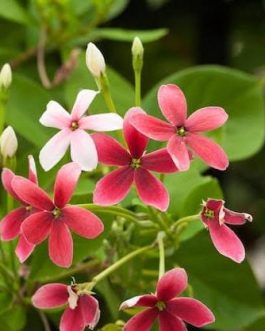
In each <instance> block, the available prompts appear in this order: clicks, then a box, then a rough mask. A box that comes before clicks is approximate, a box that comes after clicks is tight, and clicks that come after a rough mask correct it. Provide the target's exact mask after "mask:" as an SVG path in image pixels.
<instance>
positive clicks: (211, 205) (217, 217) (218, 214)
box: [200, 199, 224, 227]
mask: <svg viewBox="0 0 265 331" xmlns="http://www.w3.org/2000/svg"><path fill="white" fill-rule="evenodd" d="M223 207H224V200H220V199H208V200H207V202H206V203H205V202H203V208H202V211H201V214H200V215H201V219H202V221H203V222H204V223H205V225H206V226H207V227H208V222H212V221H213V220H214V221H216V222H218V223H219V224H221V223H224V219H223V217H224V211H223V210H224V208H223ZM209 210H210V211H212V212H213V215H211V217H207V212H208V211H209Z"/></svg>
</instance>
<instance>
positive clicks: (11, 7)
mask: <svg viewBox="0 0 265 331" xmlns="http://www.w3.org/2000/svg"><path fill="white" fill-rule="evenodd" d="M0 16H2V17H4V18H5V19H7V20H10V21H13V22H16V23H21V24H30V23H32V20H31V18H30V16H29V15H28V13H27V12H26V10H25V9H24V8H23V7H22V6H21V5H20V4H19V2H18V1H16V0H1V1H0Z"/></svg>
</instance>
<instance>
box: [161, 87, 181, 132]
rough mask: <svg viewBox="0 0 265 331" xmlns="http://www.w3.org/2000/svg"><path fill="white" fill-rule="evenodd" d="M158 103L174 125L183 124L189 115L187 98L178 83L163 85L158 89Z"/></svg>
mask: <svg viewBox="0 0 265 331" xmlns="http://www.w3.org/2000/svg"><path fill="white" fill-rule="evenodd" d="M157 97H158V104H159V107H160V109H161V111H162V113H163V115H164V116H165V118H166V119H167V120H168V121H169V122H170V123H171V124H172V125H174V126H182V125H184V123H185V120H186V117H187V102H186V98H185V96H184V94H183V92H182V91H181V89H180V88H179V87H178V86H177V85H173V84H168V85H162V86H161V87H160V88H159V90H158V95H157Z"/></svg>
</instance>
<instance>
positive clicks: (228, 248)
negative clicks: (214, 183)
mask: <svg viewBox="0 0 265 331" xmlns="http://www.w3.org/2000/svg"><path fill="white" fill-rule="evenodd" d="M201 219H202V222H203V223H204V225H205V226H206V227H207V228H208V229H209V232H210V236H211V239H212V241H213V244H214V246H215V248H216V249H217V250H218V252H219V253H220V254H222V255H224V256H226V257H229V258H230V259H232V260H233V261H235V262H238V263H240V262H242V261H243V260H244V258H245V248H244V246H243V244H242V242H241V241H240V239H239V238H238V237H237V236H236V234H235V233H234V232H233V231H232V230H231V229H230V228H229V227H228V226H226V225H225V224H232V225H242V224H245V223H246V221H249V222H251V221H252V216H251V215H249V214H246V213H237V212H234V211H231V210H229V209H227V208H225V207H224V201H223V200H214V199H208V200H207V202H204V203H203V209H202V211H201Z"/></svg>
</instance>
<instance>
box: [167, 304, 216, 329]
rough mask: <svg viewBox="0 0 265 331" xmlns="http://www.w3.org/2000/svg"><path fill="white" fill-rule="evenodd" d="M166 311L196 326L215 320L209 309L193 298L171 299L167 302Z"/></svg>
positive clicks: (199, 326)
mask: <svg viewBox="0 0 265 331" xmlns="http://www.w3.org/2000/svg"><path fill="white" fill-rule="evenodd" d="M167 311H168V312H169V313H170V314H172V315H175V316H177V317H179V318H181V319H182V320H184V321H185V322H187V323H189V324H191V325H193V326H196V327H198V328H201V327H203V326H205V325H207V324H210V323H213V322H214V321H215V318H214V315H213V313H212V312H211V311H210V309H209V308H208V307H206V306H205V305H204V304H203V303H202V302H200V301H198V300H195V299H193V298H177V299H173V300H171V301H169V302H168V303H167Z"/></svg>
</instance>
